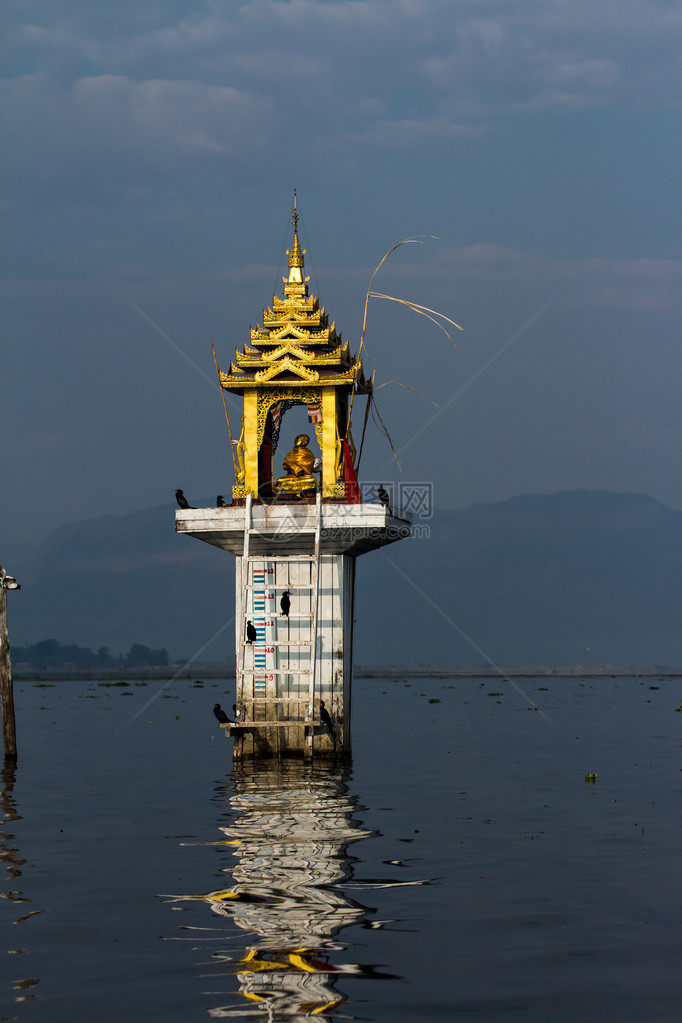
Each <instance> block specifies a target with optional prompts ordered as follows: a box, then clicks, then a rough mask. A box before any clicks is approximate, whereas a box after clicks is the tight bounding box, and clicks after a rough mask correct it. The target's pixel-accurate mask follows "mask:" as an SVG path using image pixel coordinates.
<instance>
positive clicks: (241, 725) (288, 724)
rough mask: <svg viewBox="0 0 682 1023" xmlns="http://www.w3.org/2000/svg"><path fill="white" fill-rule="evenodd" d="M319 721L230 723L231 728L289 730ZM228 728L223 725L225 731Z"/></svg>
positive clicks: (315, 723) (316, 723)
mask: <svg viewBox="0 0 682 1023" xmlns="http://www.w3.org/2000/svg"><path fill="white" fill-rule="evenodd" d="M319 723H320V722H319V721H310V720H308V719H307V718H306V719H305V720H304V719H303V718H301V719H300V720H296V721H235V722H234V724H232V722H230V724H231V726H232V728H250V727H252V726H254V725H257V726H258V728H291V727H292V725H293V726H294V727H298V728H302V727H303V726H304V725H318V724H319ZM228 727H229V726H228V725H225V728H226V729H227V728H228Z"/></svg>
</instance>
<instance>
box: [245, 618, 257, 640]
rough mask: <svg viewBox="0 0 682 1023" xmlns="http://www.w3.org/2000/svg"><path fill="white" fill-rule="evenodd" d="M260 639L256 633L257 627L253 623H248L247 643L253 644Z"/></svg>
mask: <svg viewBox="0 0 682 1023" xmlns="http://www.w3.org/2000/svg"><path fill="white" fill-rule="evenodd" d="M257 639H258V633H257V632H256V626H255V625H254V624H253V622H247V623H246V642H247V643H253V642H254V641H255V640H257Z"/></svg>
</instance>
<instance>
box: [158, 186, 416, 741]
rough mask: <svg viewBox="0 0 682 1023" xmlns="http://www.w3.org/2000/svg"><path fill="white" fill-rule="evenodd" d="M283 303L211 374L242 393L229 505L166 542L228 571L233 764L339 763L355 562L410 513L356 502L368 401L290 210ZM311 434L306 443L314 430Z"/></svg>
mask: <svg viewBox="0 0 682 1023" xmlns="http://www.w3.org/2000/svg"><path fill="white" fill-rule="evenodd" d="M292 213H293V217H292V222H293V229H294V232H293V243H292V246H291V249H290V250H289V252H288V255H289V275H288V277H285V278H284V298H283V299H280V298H278V297H277V296H276V295H275V296H273V305H272V308H269V309H267V310H266V311H265V312H264V314H263V326H262V327H261V326H258V325H257V326H256V327H255V328H252V329H251V335H250V344H246V345H245V346H244V350H243V352H239V351H237V352H236V365H235V364H234V363H231V364H230V368H229V371H227V372H222V371H219V376H220V383H221V387H222V388H224V389H225V390H226V391H230V392H232V393H236V394H239V395H243V399H244V414H243V416H242V419H241V427H242V428H241V435H240V437H239V440H238V441H236V442H233V445H232V447H233V461H234V468H235V479H236V483H235V486H234V487H233V488H232V504H231V505H224V506H223V507H220V508H192V509H181V510H180V511H178V512H177V513H176V530H177V531H178V532H180V533H186V534H188V535H190V536H195V537H197V539H199V540H204V541H205V542H207V543H210V544H213V545H214V546H216V547H220V548H221V549H222V550H225V551H229V552H230V553H232V554H234V555H235V556H236V557H237V571H236V706H237V713H236V722H235V724H229V725H226V726H225V729H226V731H227V732H228V733H229V734H231V735H232V736H233V737H234V758H235V759H237V760H238V759H242V758H247V757H260V756H287V755H303V756H309V757H311V756H320V755H331V756H334V755H341V754H344V755H347V754H348V753H349V752H350V748H351V734H350V712H351V683H352V662H353V607H354V595H355V559H356V557H358V555H360V554H364V553H366V552H368V551H371V550H375V549H376V548H378V547H382V546H384V545H385V544H389V543H393V542H394V541H396V540H399V539H401V538H403V537H406V536H409V535H411V531H412V530H411V522H410V518H409V516H408V515H406V514H403V513H402V512H400V511H399V510H398V509H394V508H391V507H390V506H389V504H388V503H384V502H385V498H384V502H382V501H381V500H379V499H378V498H377V499H376V502H377V503H362V498H361V491H360V487H359V485H358V480H357V475H356V467H357V464H358V456H357V452H356V450H355V445H354V443H353V438H352V435H351V430H350V425H351V412H352V407H353V399H354V396H355V394H364V395H367V400H368V401H370V400H371V394H372V384H371V381H368V380H365V378H364V375H363V372H362V364H361V361H360V359H359V358H354V357H353V356H352V355H351V354H350V352H349V346H348V342H345V343H343V342H342V339H341V335H340V334H339V335H337V333H336V329H335V325H334V324H333V323H332V324H329V322H328V318H327V315H326V313H325V310H324V308H323V307H321V306H320V305H319V302H318V300H317V298H316V297H314V296H309V295H308V284H307V282H308V278H304V276H303V273H302V271H303V266H304V261H303V257H304V254H305V253H304V251H302V250H301V248H300V245H299V241H298V231H297V227H298V214H297V211H296V204H295V198H294V209H293V211H292ZM297 405H302V406H305V407H306V408H307V413H308V420H309V422H310V423H311V424H313V425H314V435H315V439H316V441H317V445H318V447H319V455H318V454H317V453H316V452H315V451H314V450H311V448H310V447H309V445H310V442H311V439H310V435H309V434H298V435H296V436H295V438H294V437H292V438H290V441H293V447H292V448H291V450H290V451H289V452H288V454H287V455H286V456H285V457H284V459H283V473H282V475H281V476H279V477H277V478H276V479H274V480H273V472H272V463H273V456H274V454H275V451H276V450H277V445H278V441H279V437H280V430H281V428H283V426H284V419H285V416H286V413H287V411H289V410H290V409H291V408H293V407H294V406H297ZM311 432H312V431H311Z"/></svg>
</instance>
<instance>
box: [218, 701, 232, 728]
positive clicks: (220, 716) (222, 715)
mask: <svg viewBox="0 0 682 1023" xmlns="http://www.w3.org/2000/svg"><path fill="white" fill-rule="evenodd" d="M213 713H214V714H215V716H216V717H217V718H218V721H220V724H221V725H231V724H232V723H233V722H232V721H230V719H229V718H228V716H227V714H226V713H225V711H224V710H223V708H222V707H221V706H220V704H219V703H216V705H215V707H214V708H213Z"/></svg>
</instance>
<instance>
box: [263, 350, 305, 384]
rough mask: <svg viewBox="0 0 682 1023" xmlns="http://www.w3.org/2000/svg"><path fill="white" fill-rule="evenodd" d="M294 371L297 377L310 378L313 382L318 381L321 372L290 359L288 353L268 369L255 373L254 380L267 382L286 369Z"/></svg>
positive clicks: (290, 371)
mask: <svg viewBox="0 0 682 1023" xmlns="http://www.w3.org/2000/svg"><path fill="white" fill-rule="evenodd" d="M287 370H288V371H289V373H293V374H294V375H295V376H297V377H301V379H302V380H308V381H310V383H311V384H315V383H317V381H318V380H319V379H320V374H319V373H318V372H317V370H315V369H310V368H309V367H308V366H305V365H302V364H301V363H300V362H298V361H297V360H296V361H295V360H294V359H290V358H289V356H288V355H285V356H284V358H283V359H279V360H278V361H277V362H274V363H273V364H272V365H271V366H268V368H267V369H259V370H257V372H256V373H255V375H254V378H253V379H254V380H256V381H257V382H258V383H259V384H262V383H266V381H268V380H272V379H274V377H278V376H279V375H280V374H281V373H284V372H286V371H287Z"/></svg>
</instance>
